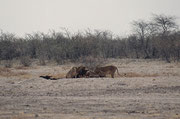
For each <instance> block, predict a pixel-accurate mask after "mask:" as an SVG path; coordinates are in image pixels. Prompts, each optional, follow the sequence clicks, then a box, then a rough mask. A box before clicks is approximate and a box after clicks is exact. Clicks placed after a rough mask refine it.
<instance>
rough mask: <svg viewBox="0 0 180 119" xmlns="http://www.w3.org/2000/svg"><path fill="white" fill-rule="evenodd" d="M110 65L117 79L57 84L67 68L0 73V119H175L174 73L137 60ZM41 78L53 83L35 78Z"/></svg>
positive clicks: (177, 83) (179, 98)
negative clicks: (118, 74) (47, 77)
mask: <svg viewBox="0 0 180 119" xmlns="http://www.w3.org/2000/svg"><path fill="white" fill-rule="evenodd" d="M111 64H113V65H115V66H117V67H122V68H118V69H119V73H120V74H121V76H120V77H119V76H115V78H108V77H107V78H77V79H66V78H63V77H64V76H65V74H66V72H68V70H69V69H70V68H71V66H70V65H62V66H38V67H36V68H32V67H31V68H27V69H26V68H25V69H24V68H22V67H21V68H19V69H15V68H5V69H4V68H3V69H0V75H1V77H0V118H1V119H9V118H10V119H24V118H28V119H34V118H37V119H49V118H53V119H59V118H61V119H178V118H180V80H179V79H180V77H179V73H180V68H178V67H176V66H175V65H174V64H171V65H170V64H169V63H168V64H165V63H164V62H163V63H159V62H158V63H157V62H150V61H149V62H145V61H144V62H143V61H141V62H138V61H137V60H136V61H133V62H132V61H129V62H128V61H124V60H123V62H121V61H119V60H117V61H116V60H113V62H112V63H111ZM157 64H158V65H157ZM169 66H170V67H169ZM163 72H164V73H163ZM47 73H48V74H51V75H53V76H56V77H59V80H45V79H43V78H40V77H39V76H40V75H41V74H47ZM125 74H126V75H125ZM167 74H168V75H167ZM173 74H176V75H173ZM26 75H27V76H28V75H29V76H30V77H29V78H27V77H25V76H26ZM23 76H24V77H23Z"/></svg>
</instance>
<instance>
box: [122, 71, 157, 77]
mask: <svg viewBox="0 0 180 119" xmlns="http://www.w3.org/2000/svg"><path fill="white" fill-rule="evenodd" d="M157 76H159V75H158V74H140V73H135V72H127V73H123V74H120V77H157Z"/></svg>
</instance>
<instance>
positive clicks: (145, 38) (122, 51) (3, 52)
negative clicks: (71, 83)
mask: <svg viewBox="0 0 180 119" xmlns="http://www.w3.org/2000/svg"><path fill="white" fill-rule="evenodd" d="M132 25H133V29H134V32H133V34H131V35H129V36H128V37H126V38H120V37H118V36H116V37H115V36H114V35H113V34H112V33H111V32H108V31H98V30H94V31H90V30H87V31H85V32H81V33H77V34H73V35H72V34H70V33H69V32H66V33H63V32H55V31H51V32H49V33H48V34H44V33H34V34H28V35H26V37H24V38H19V37H16V36H15V35H13V34H10V33H4V32H1V33H0V60H7V61H9V64H8V63H7V66H6V67H11V65H12V64H11V63H10V61H11V60H13V59H17V60H19V61H20V62H21V64H22V65H24V66H30V65H31V63H32V62H31V61H32V59H38V60H39V64H41V65H45V64H46V62H45V61H50V60H52V61H56V62H57V64H63V63H65V62H66V61H71V62H80V63H83V64H85V65H86V66H88V67H92V68H93V67H94V66H97V65H101V64H103V63H104V62H105V61H104V60H105V59H106V58H143V59H163V60H166V61H167V62H171V61H179V60H180V40H179V39H180V31H178V26H177V24H176V22H175V19H174V17H170V16H165V15H154V16H153V19H152V20H151V21H148V22H146V21H143V20H142V21H134V22H133V24H132Z"/></svg>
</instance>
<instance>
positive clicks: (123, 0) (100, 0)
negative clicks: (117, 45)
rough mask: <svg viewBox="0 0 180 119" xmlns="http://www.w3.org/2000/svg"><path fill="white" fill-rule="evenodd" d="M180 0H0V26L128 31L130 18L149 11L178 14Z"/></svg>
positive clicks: (28, 29)
mask: <svg viewBox="0 0 180 119" xmlns="http://www.w3.org/2000/svg"><path fill="white" fill-rule="evenodd" d="M179 5H180V0H0V29H2V30H3V31H5V32H11V33H15V34H17V35H19V36H23V35H24V34H25V33H32V32H36V31H41V32H45V33H46V32H48V30H49V29H54V30H57V31H58V30H60V28H61V27H65V28H68V29H69V30H70V31H73V32H76V31H78V30H84V29H87V28H90V29H100V30H110V31H112V32H113V33H115V34H117V35H126V34H128V33H130V29H131V25H130V23H131V22H132V21H133V20H139V19H145V20H148V19H150V18H151V14H152V13H154V14H165V15H174V16H177V17H178V18H179V19H177V22H178V24H180V7H179Z"/></svg>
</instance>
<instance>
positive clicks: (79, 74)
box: [76, 66, 88, 78]
mask: <svg viewBox="0 0 180 119" xmlns="http://www.w3.org/2000/svg"><path fill="white" fill-rule="evenodd" d="M87 71H88V69H87V68H86V67H84V66H79V67H77V70H76V72H77V78H82V77H85V76H86V72H87Z"/></svg>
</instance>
